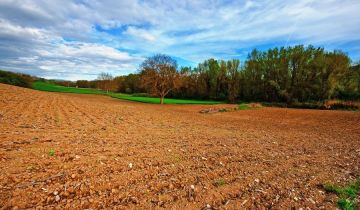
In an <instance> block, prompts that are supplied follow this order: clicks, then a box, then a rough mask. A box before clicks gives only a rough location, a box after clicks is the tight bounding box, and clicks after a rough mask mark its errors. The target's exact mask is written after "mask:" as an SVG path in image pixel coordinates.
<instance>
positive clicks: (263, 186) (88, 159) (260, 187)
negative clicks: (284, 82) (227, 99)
mask: <svg viewBox="0 0 360 210" xmlns="http://www.w3.org/2000/svg"><path fill="white" fill-rule="evenodd" d="M218 106H221V105H218ZM208 107H209V106H206V105H153V104H143V103H134V102H127V101H122V100H117V99H112V98H109V97H105V96H95V95H77V94H61V93H48V92H39V91H35V90H30V89H23V88H18V87H14V86H9V85H3V84H0V168H1V173H0V208H4V209H8V208H9V209H12V208H14V207H15V208H19V209H21V208H45V209H51V208H52V207H54V208H57V209H64V208H65V209H85V208H92V209H99V208H111V209H113V208H118V209H129V208H131V209H150V208H166V209H201V208H204V207H205V208H206V207H209V209H210V208H216V209H270V208H271V209H291V208H295V209H300V208H302V209H304V210H305V209H333V208H336V197H335V196H334V195H331V194H328V193H326V192H325V191H324V190H323V189H322V187H321V185H322V184H324V183H326V182H333V183H339V184H346V183H348V182H351V181H352V180H353V179H355V176H356V175H357V174H360V169H359V167H360V113H359V112H348V111H320V110H301V109H284V108H260V109H255V110H241V111H236V112H224V113H214V114H200V113H199V111H200V110H202V109H206V108H208ZM51 149H53V150H54V151H55V155H53V156H51V155H50V154H49V153H51V152H50V150H51ZM131 166H132V167H131ZM192 187H194V189H192Z"/></svg>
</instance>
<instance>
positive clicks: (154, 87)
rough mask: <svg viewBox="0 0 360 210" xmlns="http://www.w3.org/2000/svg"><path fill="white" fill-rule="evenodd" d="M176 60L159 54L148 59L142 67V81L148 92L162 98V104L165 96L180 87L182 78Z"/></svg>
mask: <svg viewBox="0 0 360 210" xmlns="http://www.w3.org/2000/svg"><path fill="white" fill-rule="evenodd" d="M176 68H177V63H176V60H174V59H173V58H171V57H170V56H168V55H163V54H157V55H154V56H152V57H149V58H147V59H146V60H145V61H144V62H143V63H142V64H141V65H140V71H141V80H142V84H143V86H144V87H145V88H146V89H147V90H148V92H150V93H152V94H154V95H156V96H158V97H160V104H163V103H164V98H165V96H166V95H167V94H168V93H169V92H170V91H171V90H174V89H176V88H178V87H179V86H180V76H179V73H178V72H177V70H176Z"/></svg>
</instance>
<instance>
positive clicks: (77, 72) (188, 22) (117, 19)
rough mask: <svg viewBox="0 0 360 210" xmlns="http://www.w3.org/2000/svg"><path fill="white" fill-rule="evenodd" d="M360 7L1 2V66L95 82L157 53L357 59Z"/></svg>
mask: <svg viewBox="0 0 360 210" xmlns="http://www.w3.org/2000/svg"><path fill="white" fill-rule="evenodd" d="M359 11H360V1H359V0H321V1H319V0H288V1H286V0H285V1H284V0H239V1H232V0H222V1H220V0H209V1H203V0H172V1H168V0H51V1H49V0H0V69H3V70H10V71H16V72H22V73H27V74H31V75H36V76H39V77H44V78H47V79H66V80H78V79H95V78H96V77H97V75H98V74H99V73H100V72H108V73H111V74H112V75H114V76H117V75H126V74H129V73H134V72H137V71H138V67H139V64H140V63H141V62H142V61H143V60H144V59H146V57H149V56H152V55H154V54H157V53H163V54H168V55H170V56H172V57H173V58H175V59H176V60H177V61H178V65H179V66H196V65H197V63H199V62H202V61H204V60H205V59H208V58H216V59H233V58H237V59H240V60H241V61H242V62H243V61H244V60H245V59H246V57H247V55H248V53H249V52H250V51H251V50H252V49H254V48H257V49H260V50H267V49H269V48H272V47H281V46H294V45H297V44H303V45H310V44H311V45H314V46H316V47H324V48H325V49H326V50H329V51H331V50H335V49H341V50H342V51H344V52H346V53H347V54H348V55H349V56H350V58H351V59H352V61H353V62H355V61H359V60H360V12H359Z"/></svg>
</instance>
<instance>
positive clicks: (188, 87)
mask: <svg viewBox="0 0 360 210" xmlns="http://www.w3.org/2000/svg"><path fill="white" fill-rule="evenodd" d="M71 85H72V86H78V87H90V88H99V89H103V90H106V91H116V92H123V93H129V94H132V93H147V94H149V95H153V96H157V97H160V98H161V99H163V98H164V97H165V96H166V97H173V98H193V99H213V100H227V101H229V102H236V101H238V100H242V101H266V102H286V103H294V102H309V101H324V100H327V99H333V98H339V99H349V100H359V99H360V64H359V63H358V64H355V65H351V60H350V58H349V57H348V56H347V55H346V54H345V53H343V52H342V51H338V50H335V51H332V52H329V51H326V50H325V49H324V48H321V47H319V48H315V47H313V46H307V47H304V46H303V45H299V46H294V47H286V48H285V47H281V48H272V49H269V50H267V51H259V50H256V49H254V50H253V51H252V52H251V53H250V54H249V55H248V58H247V59H246V60H245V61H243V62H241V61H240V60H238V59H232V60H227V61H226V60H216V59H213V58H211V59H208V60H205V61H204V62H202V63H200V64H198V66H197V67H195V68H192V67H180V68H178V66H177V63H176V61H175V60H174V59H173V58H171V57H170V56H167V55H163V54H158V55H154V56H152V57H149V58H147V59H146V60H145V61H144V62H143V63H142V64H141V65H140V67H139V71H138V72H137V73H135V74H129V75H126V76H118V77H112V76H111V75H109V74H105V73H102V74H101V75H99V77H98V79H97V80H94V81H86V80H79V81H76V82H74V83H72V84H71Z"/></svg>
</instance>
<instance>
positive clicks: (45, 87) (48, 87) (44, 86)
mask: <svg viewBox="0 0 360 210" xmlns="http://www.w3.org/2000/svg"><path fill="white" fill-rule="evenodd" d="M33 88H34V89H35V90H42V91H49V92H61V93H78V94H97V95H108V96H111V97H113V98H117V99H123V100H129V101H136V102H142V103H152V104H158V103H160V99H159V98H156V97H143V96H132V95H129V94H123V93H113V92H109V93H106V92H105V91H102V90H97V89H92V88H75V87H64V86H60V85H55V84H52V83H46V82H41V81H37V82H34V83H33ZM164 103H165V104H221V103H223V102H221V101H205V100H190V99H172V98H165V100H164Z"/></svg>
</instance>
